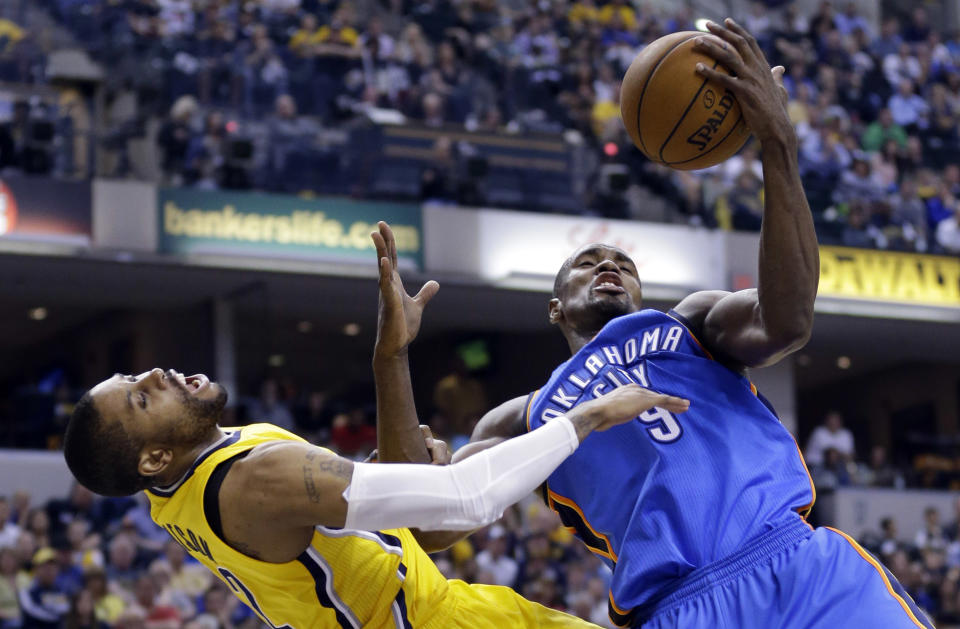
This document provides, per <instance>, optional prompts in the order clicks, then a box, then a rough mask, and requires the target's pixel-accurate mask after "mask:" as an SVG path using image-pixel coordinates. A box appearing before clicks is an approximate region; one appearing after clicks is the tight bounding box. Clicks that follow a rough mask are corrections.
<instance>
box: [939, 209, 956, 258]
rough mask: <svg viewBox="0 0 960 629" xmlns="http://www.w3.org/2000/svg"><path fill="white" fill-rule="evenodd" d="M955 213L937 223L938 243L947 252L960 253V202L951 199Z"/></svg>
mask: <svg viewBox="0 0 960 629" xmlns="http://www.w3.org/2000/svg"><path fill="white" fill-rule="evenodd" d="M951 205H952V207H953V214H951V215H949V216H947V217H946V218H944V219H943V220H941V221H940V222H939V223H937V231H936V235H937V244H938V245H940V246H941V247H942V248H943V249H944V251H946V252H947V253H960V204H958V203H957V201H956V199H951Z"/></svg>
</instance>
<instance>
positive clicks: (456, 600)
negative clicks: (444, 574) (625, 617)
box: [423, 579, 599, 629]
mask: <svg viewBox="0 0 960 629" xmlns="http://www.w3.org/2000/svg"><path fill="white" fill-rule="evenodd" d="M447 583H448V584H449V586H450V589H449V591H448V592H447V595H446V597H445V598H446V601H445V602H447V603H449V605H444V607H445V608H446V609H444V610H443V611H441V612H440V613H437V614H435V615H432V616H431V617H430V619H429V620H428V621H427V622H426V623H424V625H423V629H485V628H487V627H489V628H490V629H512V628H513V627H539V628H541V629H552V628H556V629H560V628H561V627H562V628H564V629H599V627H597V625H594V624H592V623H589V622H587V621H585V620H581V619H579V618H577V617H576V616H571V615H569V614H564V613H563V612H558V611H557V610H555V609H550V608H549V607H544V606H543V605H540V604H539V603H532V602H530V601H528V600H527V599H525V598H523V597H522V596H520V595H519V594H517V593H516V592H514V591H513V590H512V589H510V588H508V587H504V586H500V585H477V584H474V585H471V584H468V583H465V582H464V581H460V580H459V579H451V580H449V581H448V582H447ZM441 616H442V617H441Z"/></svg>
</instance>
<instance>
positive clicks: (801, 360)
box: [797, 354, 813, 367]
mask: <svg viewBox="0 0 960 629" xmlns="http://www.w3.org/2000/svg"><path fill="white" fill-rule="evenodd" d="M811 362H813V361H812V360H810V356H808V355H807V354H800V355H799V356H797V364H798V365H800V366H801V367H809V366H810V363H811Z"/></svg>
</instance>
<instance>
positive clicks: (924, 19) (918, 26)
mask: <svg viewBox="0 0 960 629" xmlns="http://www.w3.org/2000/svg"><path fill="white" fill-rule="evenodd" d="M930 30H931V28H930V17H929V15H928V14H927V10H926V9H925V8H924V7H922V6H917V7H914V9H913V11H912V12H911V14H910V23H909V24H907V27H906V28H904V29H903V39H904V41H906V42H909V43H918V42H922V41H926V39H927V38H928V37H929V36H930Z"/></svg>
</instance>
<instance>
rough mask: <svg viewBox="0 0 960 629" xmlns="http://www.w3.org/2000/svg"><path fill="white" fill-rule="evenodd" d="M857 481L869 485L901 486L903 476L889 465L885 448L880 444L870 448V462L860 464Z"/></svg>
mask: <svg viewBox="0 0 960 629" xmlns="http://www.w3.org/2000/svg"><path fill="white" fill-rule="evenodd" d="M858 482H859V484H861V485H867V486H870V487H897V488H902V487H903V477H902V476H901V475H900V474H899V473H898V472H897V470H896V469H895V468H894V467H893V466H892V465H890V462H889V461H888V460H887V449H886V448H884V447H883V446H880V445H877V446H873V449H872V450H870V462H869V464H866V465H862V466H861V469H860V474H859V481H858Z"/></svg>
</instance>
